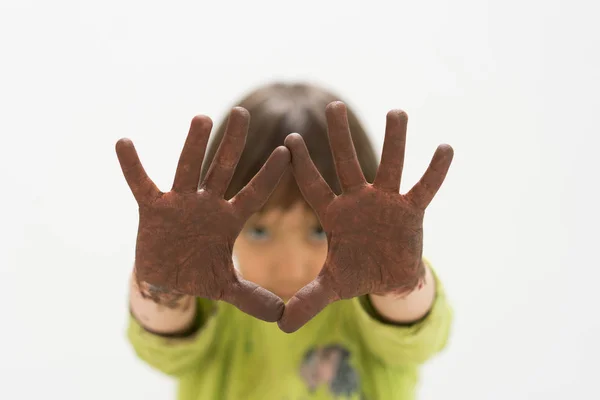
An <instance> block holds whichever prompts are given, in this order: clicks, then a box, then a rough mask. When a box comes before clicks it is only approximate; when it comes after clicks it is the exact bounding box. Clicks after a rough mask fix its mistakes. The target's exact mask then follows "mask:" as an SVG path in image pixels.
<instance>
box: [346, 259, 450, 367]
mask: <svg viewBox="0 0 600 400" xmlns="http://www.w3.org/2000/svg"><path fill="white" fill-rule="evenodd" d="M424 262H425V263H426V264H427V265H428V266H429V268H430V269H431V271H432V275H433V277H434V280H435V285H436V294H435V300H434V303H433V305H432V308H431V310H429V313H428V314H427V315H426V316H425V317H424V318H423V319H421V320H419V321H417V322H415V323H413V324H409V325H399V324H392V323H387V322H384V321H383V320H382V319H381V318H380V317H379V316H378V314H377V311H376V310H375V308H374V307H373V305H372V304H371V302H370V301H369V297H368V296H362V297H357V298H354V299H352V307H351V308H352V311H351V318H352V319H353V321H354V322H353V323H354V324H356V329H357V330H358V333H359V334H360V336H361V337H362V340H363V341H364V345H365V347H366V348H367V349H368V350H369V351H370V352H371V353H372V354H373V355H374V356H376V357H377V358H379V359H380V360H381V361H382V362H384V363H385V364H388V365H407V364H413V365H418V364H422V363H424V362H425V361H427V360H428V359H429V358H431V357H432V356H433V355H435V354H436V353H438V352H439V351H441V350H442V349H443V348H444V347H445V346H446V342H447V340H448V337H449V334H450V326H451V322H452V317H453V312H452V309H451V308H450V306H449V304H448V302H447V300H446V295H445V292H444V288H443V286H442V284H441V282H440V280H439V278H438V276H437V275H436V273H435V272H434V271H433V268H431V264H430V263H429V261H428V260H424Z"/></svg>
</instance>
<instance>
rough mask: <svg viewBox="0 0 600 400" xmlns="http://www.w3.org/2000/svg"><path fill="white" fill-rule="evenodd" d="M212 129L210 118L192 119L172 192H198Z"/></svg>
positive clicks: (197, 117)
mask: <svg viewBox="0 0 600 400" xmlns="http://www.w3.org/2000/svg"><path fill="white" fill-rule="evenodd" d="M211 129H212V121H211V119H210V118H208V117H205V116H202V115H199V116H196V117H194V119H192V123H191V125H190V130H189V132H188V135H187V138H186V140H185V144H184V146H183V150H182V151H181V156H180V157H179V164H178V165H177V171H176V172H175V179H174V181H173V188H172V189H171V190H173V191H176V192H180V193H193V192H196V191H197V190H198V184H199V183H200V171H201V169H202V160H203V159H204V153H205V151H206V144H207V143H208V138H209V136H210V131H211Z"/></svg>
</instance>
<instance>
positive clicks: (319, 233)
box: [310, 226, 327, 240]
mask: <svg viewBox="0 0 600 400" xmlns="http://www.w3.org/2000/svg"><path fill="white" fill-rule="evenodd" d="M310 236H311V238H312V239H315V240H326V239H327V234H326V233H325V231H324V230H323V228H322V227H321V226H317V227H315V228H313V230H312V232H311V235H310Z"/></svg>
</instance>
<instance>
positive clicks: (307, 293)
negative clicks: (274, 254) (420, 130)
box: [279, 102, 453, 332]
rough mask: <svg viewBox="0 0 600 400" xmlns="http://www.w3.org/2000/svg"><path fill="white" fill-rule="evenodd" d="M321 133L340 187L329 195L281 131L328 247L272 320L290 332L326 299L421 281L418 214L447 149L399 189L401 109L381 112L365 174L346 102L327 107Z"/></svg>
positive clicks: (297, 145) (296, 144) (296, 138)
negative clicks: (382, 122)
mask: <svg viewBox="0 0 600 400" xmlns="http://www.w3.org/2000/svg"><path fill="white" fill-rule="evenodd" d="M327 122H328V135H329V141H330V144H331V150H332V153H333V156H334V160H335V166H336V171H337V174H338V178H339V180H340V183H341V186H342V193H341V194H340V195H335V194H334V193H333V191H332V190H331V188H330V187H329V185H327V183H326V182H325V180H324V179H323V178H322V177H321V175H320V174H319V172H318V170H317V169H316V167H315V166H314V164H313V163H312V161H311V159H310V156H309V155H308V151H307V149H306V146H305V144H304V141H303V140H302V137H301V136H300V135H289V136H288V137H287V139H286V141H285V145H286V146H287V147H288V148H289V149H290V151H291V153H292V166H293V172H294V175H295V177H296V179H297V181H298V186H299V187H300V190H301V191H302V194H303V195H304V197H305V198H306V199H307V201H308V202H309V204H310V205H311V207H312V208H313V209H314V210H315V212H316V213H317V216H318V217H319V220H320V222H321V224H322V226H323V229H324V230H325V232H326V233H327V240H328V246H329V247H328V248H329V250H328V254H327V259H326V261H325V264H324V266H323V269H322V270H321V273H320V274H319V276H318V277H317V278H316V279H315V281H313V282H312V283H311V284H309V285H307V286H306V287H304V288H303V289H301V290H300V291H299V292H298V293H297V294H296V296H294V297H293V298H292V299H291V300H290V301H289V303H288V304H287V305H286V309H285V312H284V315H283V317H282V319H281V320H280V321H279V326H280V328H281V329H282V330H284V331H285V332H293V331H295V330H297V329H299V328H300V327H301V326H302V325H304V324H305V323H306V322H308V321H309V320H310V319H311V318H313V317H314V316H315V315H316V314H317V313H318V312H320V311H321V310H322V309H323V308H324V307H326V306H327V305H328V304H330V303H332V302H334V301H337V300H340V299H350V298H353V297H358V296H363V295H366V294H391V293H394V294H404V293H406V292H409V291H412V290H414V289H415V288H417V287H418V286H419V285H421V284H422V281H423V279H424V277H425V267H424V264H423V262H422V250H423V217H424V213H425V209H426V207H427V206H428V205H429V203H430V202H431V200H432V199H433V197H434V196H435V194H436V192H437V191H438V189H439V188H440V186H441V184H442V182H443V181H444V178H445V176H446V174H447V172H448V169H449V167H450V164H451V161H452V157H453V150H452V148H451V147H450V146H448V145H441V146H439V147H438V149H437V150H436V152H435V154H434V156H433V159H432V160H431V163H430V165H429V168H428V169H427V171H426V172H425V174H424V175H423V177H422V178H421V180H420V181H419V182H418V183H417V184H416V185H415V186H414V187H413V188H412V189H411V190H410V191H409V192H408V193H407V194H404V195H402V194H400V193H399V190H400V178H401V175H402V167H403V162H404V148H405V142H406V126H407V116H406V114H405V113H404V112H401V111H390V112H389V113H388V115H387V125H386V134H385V141H384V148H383V153H382V157H381V164H380V166H379V169H378V171H377V176H376V177H375V180H374V182H373V183H372V184H370V183H368V182H366V180H365V178H364V175H363V173H362V171H361V168H360V165H359V162H358V160H357V157H356V152H355V150H354V145H353V143H352V139H351V135H350V131H349V128H348V120H347V113H346V107H345V105H344V104H343V103H341V102H334V103H331V104H329V106H328V107H327Z"/></svg>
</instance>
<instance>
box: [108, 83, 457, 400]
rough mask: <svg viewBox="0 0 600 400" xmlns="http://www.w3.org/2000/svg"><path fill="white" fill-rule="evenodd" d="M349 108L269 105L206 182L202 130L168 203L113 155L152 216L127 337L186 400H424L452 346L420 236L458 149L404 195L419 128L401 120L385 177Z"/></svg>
mask: <svg viewBox="0 0 600 400" xmlns="http://www.w3.org/2000/svg"><path fill="white" fill-rule="evenodd" d="M335 100H336V98H335V97H334V96H333V95H332V94H330V93H328V92H326V91H324V90H322V89H319V88H316V87H313V86H309V85H299V84H296V85H285V84H273V85H268V86H265V87H262V88H260V89H258V90H256V91H255V92H253V93H252V94H250V95H249V96H248V97H247V98H245V99H244V100H243V101H242V102H241V104H240V107H236V108H234V109H233V110H232V112H231V114H230V116H229V118H228V121H227V124H222V125H221V126H220V127H219V128H218V129H217V131H216V134H215V137H214V138H213V141H212V142H211V143H210V146H208V150H207V151H206V157H204V158H205V159H204V163H203V164H202V159H203V156H204V152H205V149H206V146H207V143H208V137H209V134H210V131H211V128H212V123H211V121H210V119H208V118H207V117H202V116H199V117H196V118H194V120H193V121H192V124H191V128H190V131H189V134H188V137H187V139H186V143H185V146H184V148H183V151H182V154H181V157H180V160H179V164H178V168H177V171H176V174H175V179H174V183H173V187H172V190H171V191H170V192H167V193H163V192H160V191H159V190H158V189H157V188H156V186H155V185H154V184H153V183H152V181H151V180H150V179H149V178H148V177H147V176H146V174H145V172H144V169H143V167H142V165H141V163H140V161H139V159H138V157H137V154H136V152H135V149H134V147H133V144H132V143H131V141H129V140H127V139H121V140H120V141H119V142H118V143H117V145H116V150H117V154H118V157H119V161H120V163H121V166H122V169H123V173H124V175H125V178H126V180H127V183H128V184H129V186H130V188H131V190H132V192H133V194H134V196H135V198H136V200H137V201H138V204H139V215H140V223H139V229H138V239H137V245H136V262H135V268H134V272H133V274H132V279H131V294H130V310H131V318H130V325H129V329H128V337H129V340H130V341H131V343H132V345H133V348H134V349H135V351H136V353H137V354H138V356H139V357H140V358H141V359H142V360H144V361H146V362H147V363H148V364H150V365H151V366H153V367H154V368H157V369H159V370H161V371H162V372H164V373H166V374H169V375H171V376H173V377H176V378H177V379H178V381H179V389H178V393H179V394H178V398H179V399H181V400H199V399H236V400H238V399H289V400H296V399H331V398H347V399H412V398H414V396H415V387H416V384H417V376H418V369H419V366H420V365H421V364H423V363H424V362H425V361H426V360H428V359H429V358H430V357H431V356H433V355H434V354H435V353H437V352H439V351H440V350H441V349H442V348H443V347H444V346H445V343H446V340H447V337H448V332H449V327H450V323H451V319H452V315H451V309H450V308H449V306H448V304H447V303H446V299H445V297H444V292H443V290H442V286H441V284H440V282H439V280H438V279H437V277H436V275H435V274H434V273H433V271H432V269H431V266H430V265H429V263H428V262H427V261H426V260H424V259H423V257H422V220H423V215H424V210H425V208H426V207H427V205H428V204H429V202H430V201H431V200H432V198H433V197H434V195H435V193H436V192H437V190H438V189H439V187H440V186H441V184H442V182H443V180H444V177H445V175H446V172H447V171H448V168H449V166H450V163H451V160H452V156H453V152H452V148H451V147H450V146H447V145H441V146H439V147H438V149H437V151H436V153H435V154H434V156H433V159H432V161H431V164H430V166H429V168H428V169H427V171H426V172H425V174H424V176H423V178H422V179H421V180H420V181H419V183H417V184H416V185H415V186H414V187H413V189H411V190H410V191H409V192H408V193H407V194H405V195H401V194H399V187H400V175H401V171H402V164H403V157H404V144H405V135H406V124H407V119H406V114H404V113H402V112H400V111H391V112H390V113H388V117H387V125H386V136H385V142H384V148H383V152H382V157H381V164H380V165H378V163H377V161H376V157H375V154H374V151H373V149H372V146H371V144H370V142H369V140H368V137H367V135H366V133H365V131H364V130H363V129H362V127H361V125H360V123H359V122H358V120H357V119H356V117H355V116H354V114H353V113H352V112H351V111H350V110H347V109H346V107H345V105H344V104H343V103H340V102H336V101H335ZM248 114H250V115H251V116H252V122H251V123H248V120H249V115H248ZM293 132H298V133H293ZM292 133H293V134H292ZM246 135H247V141H248V146H244V144H245V138H246ZM284 144H285V146H284ZM352 144H354V146H353V145H352ZM217 146H219V147H218V148H217ZM332 155H333V156H332ZM201 165H202V167H201ZM273 322H277V324H275V323H273Z"/></svg>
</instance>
